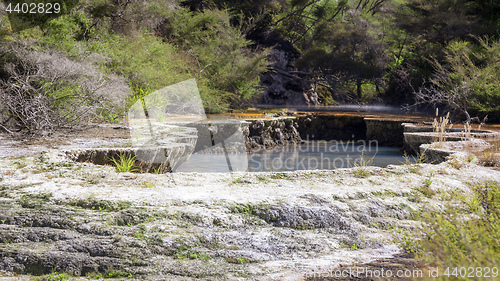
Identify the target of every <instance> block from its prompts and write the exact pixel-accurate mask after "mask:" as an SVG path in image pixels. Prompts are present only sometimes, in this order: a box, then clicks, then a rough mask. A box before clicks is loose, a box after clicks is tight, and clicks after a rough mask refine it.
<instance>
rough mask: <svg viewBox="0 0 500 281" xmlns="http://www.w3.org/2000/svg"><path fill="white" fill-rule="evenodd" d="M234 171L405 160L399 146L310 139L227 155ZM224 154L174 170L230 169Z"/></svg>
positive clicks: (196, 158)
mask: <svg viewBox="0 0 500 281" xmlns="http://www.w3.org/2000/svg"><path fill="white" fill-rule="evenodd" d="M228 158H229V165H230V166H231V168H232V170H233V171H249V172H279V171H295V170H333V169H339V168H350V167H354V166H357V165H370V166H378V167H385V166H387V165H390V164H394V165H399V164H402V163H404V162H405V158H404V157H403V153H402V152H401V148H399V147H383V146H377V145H376V143H365V142H357V143H354V142H352V141H351V142H336V141H332V142H326V141H310V142H306V143H302V144H299V145H296V146H287V147H283V148H278V149H270V150H260V151H254V152H252V153H248V154H228ZM229 165H228V160H227V159H226V156H225V155H224V154H193V155H191V157H190V159H189V160H188V161H187V162H186V163H184V164H183V165H181V166H180V167H179V168H178V169H177V170H176V172H229Z"/></svg>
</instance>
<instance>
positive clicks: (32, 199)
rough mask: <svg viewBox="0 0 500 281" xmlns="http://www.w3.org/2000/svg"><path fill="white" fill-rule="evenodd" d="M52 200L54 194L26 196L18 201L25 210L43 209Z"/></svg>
mask: <svg viewBox="0 0 500 281" xmlns="http://www.w3.org/2000/svg"><path fill="white" fill-rule="evenodd" d="M50 198H52V193H40V194H24V195H22V196H21V198H20V199H19V200H18V202H19V204H20V205H21V206H22V207H23V208H30V209H34V208H41V207H43V206H44V205H45V204H47V203H48V202H49V201H50Z"/></svg>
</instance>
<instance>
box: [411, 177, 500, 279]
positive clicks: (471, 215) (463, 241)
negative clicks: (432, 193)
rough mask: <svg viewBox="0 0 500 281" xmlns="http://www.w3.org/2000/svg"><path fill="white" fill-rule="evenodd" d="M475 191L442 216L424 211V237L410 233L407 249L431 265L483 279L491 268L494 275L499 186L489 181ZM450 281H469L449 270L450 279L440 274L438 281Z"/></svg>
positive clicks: (499, 254)
mask: <svg viewBox="0 0 500 281" xmlns="http://www.w3.org/2000/svg"><path fill="white" fill-rule="evenodd" d="M472 189H473V191H474V194H473V196H472V197H470V196H461V197H459V198H458V199H459V203H460V206H457V205H453V206H451V205H450V206H448V207H447V208H446V210H445V211H444V212H441V213H436V212H435V211H432V212H430V211H426V212H423V213H422V214H421V220H422V222H423V223H424V229H423V230H424V233H425V237H424V238H423V239H415V235H413V234H408V235H407V236H408V237H409V238H408V239H407V242H406V244H405V247H406V249H407V250H409V251H412V252H415V253H417V257H418V258H420V259H422V260H423V261H425V262H427V263H428V264H430V265H431V266H436V267H440V268H452V269H453V268H458V269H460V268H462V267H463V268H466V269H467V270H468V272H470V270H474V274H476V273H477V274H481V275H482V277H484V276H486V275H485V274H486V272H485V271H484V268H486V267H489V268H490V272H489V275H490V276H493V275H492V274H493V272H491V268H492V267H495V266H497V265H498V264H500V247H499V245H498V241H500V228H499V227H498V226H499V225H500V183H499V182H494V181H488V182H484V183H481V184H475V185H473V186H472ZM471 268H472V269H471ZM478 268H482V270H483V271H479V269H478ZM455 273H456V272H455ZM497 273H498V272H497ZM474 276H475V275H474ZM449 278H450V279H451V278H457V280H468V279H466V278H467V276H465V277H463V278H462V277H460V272H458V275H457V274H455V275H454V274H453V271H450V272H449V274H448V276H446V275H444V272H443V273H441V272H440V279H439V280H448V279H449ZM461 278H462V279H461Z"/></svg>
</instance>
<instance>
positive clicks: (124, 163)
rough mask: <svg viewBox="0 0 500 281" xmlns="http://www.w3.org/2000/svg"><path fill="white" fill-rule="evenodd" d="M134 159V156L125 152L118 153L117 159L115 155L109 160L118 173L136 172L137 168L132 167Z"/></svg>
mask: <svg viewBox="0 0 500 281" xmlns="http://www.w3.org/2000/svg"><path fill="white" fill-rule="evenodd" d="M135 160H136V158H135V156H132V155H130V154H127V153H120V154H118V159H116V158H115V157H112V158H111V162H113V164H114V166H115V168H116V171H117V172H118V173H125V172H137V171H138V169H137V168H136V167H134V165H135Z"/></svg>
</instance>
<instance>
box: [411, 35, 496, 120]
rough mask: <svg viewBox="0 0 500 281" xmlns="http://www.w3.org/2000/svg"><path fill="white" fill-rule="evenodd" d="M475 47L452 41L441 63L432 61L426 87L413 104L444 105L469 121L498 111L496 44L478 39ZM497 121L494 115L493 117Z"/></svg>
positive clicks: (463, 42)
mask: <svg viewBox="0 0 500 281" xmlns="http://www.w3.org/2000/svg"><path fill="white" fill-rule="evenodd" d="M478 41H479V46H475V45H473V44H471V43H469V42H466V41H460V40H459V41H453V42H451V43H450V44H449V45H448V47H447V48H446V51H445V54H446V56H445V58H446V59H445V63H440V62H439V61H437V60H435V59H434V60H432V64H433V66H434V68H435V73H434V75H433V77H432V80H431V81H430V84H429V85H427V86H423V87H421V88H419V89H418V91H416V92H415V97H416V103H415V104H414V105H419V104H431V105H434V106H437V105H441V104H445V105H447V106H448V107H449V108H450V109H451V110H453V111H455V113H457V114H462V115H464V116H465V118H466V120H467V122H471V119H472V118H471V116H470V112H473V113H474V114H478V113H482V114H483V115H484V114H487V113H489V114H495V115H498V112H499V111H500V86H499V85H500V41H498V40H496V41H492V42H488V40H487V39H478ZM496 117H497V118H498V116H496Z"/></svg>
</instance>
